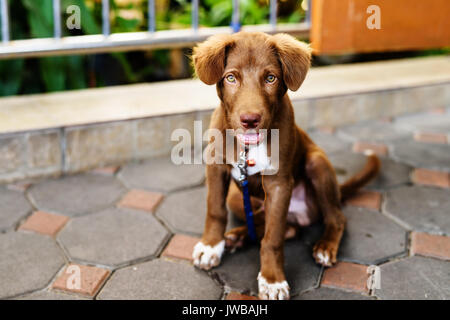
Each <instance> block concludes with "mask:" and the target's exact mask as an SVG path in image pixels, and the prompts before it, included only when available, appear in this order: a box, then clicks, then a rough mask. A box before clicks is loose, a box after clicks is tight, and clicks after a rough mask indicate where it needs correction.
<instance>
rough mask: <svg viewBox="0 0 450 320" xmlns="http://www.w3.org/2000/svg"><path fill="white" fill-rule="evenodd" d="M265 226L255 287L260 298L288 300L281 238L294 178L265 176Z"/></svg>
mask: <svg viewBox="0 0 450 320" xmlns="http://www.w3.org/2000/svg"><path fill="white" fill-rule="evenodd" d="M263 183H264V190H265V191H266V203H265V208H266V209H265V210H266V212H265V213H266V226H265V232H264V238H263V240H262V241H261V252H260V255H261V271H260V273H259V274H258V289H259V297H260V298H261V299H270V300H286V299H289V285H288V283H287V281H286V277H285V275H284V266H283V265H284V238H285V230H286V216H287V212H288V208H289V201H290V199H291V194H292V187H293V184H294V181H293V179H292V178H290V177H277V176H265V177H264V181H263Z"/></svg>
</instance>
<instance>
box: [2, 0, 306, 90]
mask: <svg viewBox="0 0 450 320" xmlns="http://www.w3.org/2000/svg"><path fill="white" fill-rule="evenodd" d="M101 2H102V1H101V0H61V8H63V9H62V10H63V12H62V13H61V14H62V19H63V26H64V21H65V18H67V17H68V15H67V14H66V13H65V9H64V8H67V7H68V6H69V5H77V6H79V8H80V11H81V17H82V18H81V30H67V29H66V28H63V30H62V32H63V36H75V35H83V34H99V33H101V21H102V15H101ZM110 3H111V11H110V18H111V32H113V33H116V32H134V31H144V30H146V29H147V24H148V21H147V0H111V2H110ZM286 3H291V4H292V3H293V4H294V7H295V8H297V7H298V5H297V3H298V2H297V1H292V0H282V1H280V2H279V4H280V6H282V5H283V4H286ZM268 4H269V0H241V1H240V14H241V23H242V24H260V23H267V22H268V15H269V6H268ZM156 6H157V10H156V13H157V16H156V27H157V30H164V29H176V28H184V27H189V26H190V24H191V0H156ZM291 7H292V5H291ZM9 8H10V16H11V19H10V20H11V24H12V25H11V32H12V39H14V40H19V39H28V38H46V37H52V36H53V8H52V0H9ZM280 8H281V7H280ZM232 10H233V8H232V0H201V1H200V7H199V23H200V25H202V26H209V27H213V26H227V25H229V24H230V20H231V15H232ZM292 10H293V9H292V8H291V9H288V10H287V12H288V13H289V14H287V15H282V17H280V18H279V20H280V21H289V22H291V21H299V20H300V19H301V18H302V14H303V11H302V10H298V8H297V9H295V10H294V12H292ZM281 11H283V10H281ZM284 11H286V10H284ZM178 53H180V52H178ZM171 59H172V60H173V59H182V60H183V59H184V62H181V61H178V62H176V63H175V64H174V63H173V61H171ZM183 63H184V64H185V65H188V63H187V58H186V56H185V55H183V54H173V52H172V51H169V50H155V51H147V52H129V53H112V54H102V55H89V56H83V55H76V56H59V57H46V58H36V59H11V60H0V96H6V95H15V94H26V93H36V92H51V91H59V90H69V89H81V88H86V87H88V86H90V87H92V86H103V85H110V84H120V83H134V82H140V81H154V80H162V79H167V78H169V77H170V76H174V73H173V72H171V71H170V69H171V68H170V67H171V66H172V67H173V65H178V66H179V65H181V64H183ZM172 69H173V68H172Z"/></svg>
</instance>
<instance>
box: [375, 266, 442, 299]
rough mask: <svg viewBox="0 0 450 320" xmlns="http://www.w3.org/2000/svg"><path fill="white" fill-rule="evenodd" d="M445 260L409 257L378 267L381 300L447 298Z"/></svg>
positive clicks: (378, 292) (378, 291)
mask: <svg viewBox="0 0 450 320" xmlns="http://www.w3.org/2000/svg"><path fill="white" fill-rule="evenodd" d="M449 266H450V265H449V262H446V261H440V260H435V259H429V258H423V257H411V258H408V259H403V260H401V261H396V262H391V263H388V264H385V265H382V266H381V289H380V290H377V293H376V294H377V296H378V297H380V298H381V299H402V300H425V299H429V300H448V299H450V286H449V279H450V268H449Z"/></svg>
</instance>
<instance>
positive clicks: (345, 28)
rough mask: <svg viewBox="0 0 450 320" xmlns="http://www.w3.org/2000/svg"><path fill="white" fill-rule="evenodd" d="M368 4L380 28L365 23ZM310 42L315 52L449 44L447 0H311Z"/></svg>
mask: <svg viewBox="0 0 450 320" xmlns="http://www.w3.org/2000/svg"><path fill="white" fill-rule="evenodd" d="M371 5H376V6H378V7H379V18H380V20H379V21H380V29H376V28H374V29H369V28H368V26H367V21H368V20H369V22H373V21H374V20H373V17H372V18H371V16H373V14H375V11H372V10H371V11H369V12H367V9H368V7H369V6H371ZM371 25H372V24H371ZM372 26H373V25H372ZM311 42H312V47H313V49H314V52H315V53H316V54H346V53H357V52H377V51H378V52H379V51H398V50H416V49H430V48H441V47H445V46H449V45H450V0H313V1H312V26H311Z"/></svg>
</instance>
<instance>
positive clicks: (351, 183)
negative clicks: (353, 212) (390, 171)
mask: <svg viewBox="0 0 450 320" xmlns="http://www.w3.org/2000/svg"><path fill="white" fill-rule="evenodd" d="M365 155H367V162H366V165H365V166H364V168H363V169H362V170H361V171H360V172H358V173H357V174H356V175H355V176H353V177H352V178H350V179H349V180H347V181H346V182H344V183H343V184H342V185H341V186H340V188H341V202H344V201H345V200H347V199H348V198H350V197H351V196H352V195H354V194H355V193H356V191H358V189H360V188H362V187H363V186H365V185H366V184H367V183H369V182H370V181H371V180H372V179H374V178H375V177H376V176H377V174H378V172H379V171H380V167H381V162H380V159H379V158H378V157H377V156H376V154H375V153H374V152H373V151H371V150H370V151H366V152H365Z"/></svg>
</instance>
